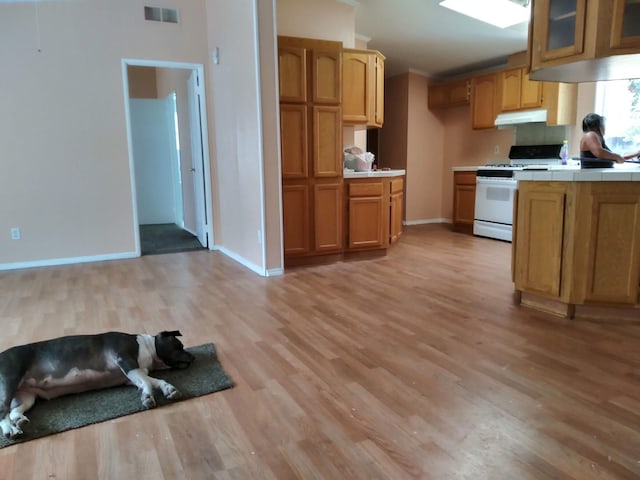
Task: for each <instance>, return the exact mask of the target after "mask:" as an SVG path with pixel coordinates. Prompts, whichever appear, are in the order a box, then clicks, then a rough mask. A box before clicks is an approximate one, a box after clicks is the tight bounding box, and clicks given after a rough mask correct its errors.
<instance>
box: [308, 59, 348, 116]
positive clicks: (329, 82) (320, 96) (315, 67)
mask: <svg viewBox="0 0 640 480" xmlns="http://www.w3.org/2000/svg"><path fill="white" fill-rule="evenodd" d="M311 65H312V67H311V73H312V77H313V79H312V92H313V99H312V101H313V102H314V103H322V104H328V105H336V104H340V103H341V102H342V53H341V51H340V50H329V49H327V50H322V49H320V48H317V49H316V48H314V50H313V53H312V62H311Z"/></svg>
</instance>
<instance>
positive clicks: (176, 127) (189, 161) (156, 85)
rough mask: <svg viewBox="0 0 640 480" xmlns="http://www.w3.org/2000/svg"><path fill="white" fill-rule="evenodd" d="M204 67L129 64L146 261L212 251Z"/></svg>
mask: <svg viewBox="0 0 640 480" xmlns="http://www.w3.org/2000/svg"><path fill="white" fill-rule="evenodd" d="M202 74H203V66H202V65H198V64H195V65H192V64H181V63H174V62H148V61H141V60H124V61H123V81H124V91H125V109H126V116H127V119H126V120H127V134H128V140H129V158H130V173H131V186H132V197H133V213H134V215H133V216H134V224H135V225H134V231H135V237H136V238H135V241H136V251H137V254H138V255H150V254H158V253H173V252H183V251H191V250H200V249H205V248H211V246H212V244H213V232H212V229H211V205H210V199H211V194H210V192H211V188H210V166H209V155H208V140H207V128H206V109H205V105H206V102H205V98H204V88H203V83H202Z"/></svg>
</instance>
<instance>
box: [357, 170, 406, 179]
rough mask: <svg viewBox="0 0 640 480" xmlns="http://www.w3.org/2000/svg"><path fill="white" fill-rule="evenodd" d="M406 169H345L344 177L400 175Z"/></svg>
mask: <svg viewBox="0 0 640 480" xmlns="http://www.w3.org/2000/svg"><path fill="white" fill-rule="evenodd" d="M405 173H406V170H371V171H369V172H352V171H347V170H345V171H344V178H369V177H400V176H402V175H404V174H405Z"/></svg>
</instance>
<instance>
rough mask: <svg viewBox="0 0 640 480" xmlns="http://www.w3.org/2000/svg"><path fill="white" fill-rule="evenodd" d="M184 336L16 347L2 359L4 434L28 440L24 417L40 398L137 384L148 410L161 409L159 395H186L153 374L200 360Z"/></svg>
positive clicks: (64, 340) (92, 338) (111, 336)
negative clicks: (188, 348)
mask: <svg viewBox="0 0 640 480" xmlns="http://www.w3.org/2000/svg"><path fill="white" fill-rule="evenodd" d="M179 336H181V334H180V332H179V331H177V330H175V331H171V332H167V331H163V332H160V333H158V334H157V335H155V336H153V335H146V334H138V335H135V334H129V333H120V332H108V333H101V334H97V335H72V336H66V337H60V338H55V339H52V340H45V341H42V342H36V343H29V344H27V345H21V346H17V347H12V348H10V349H8V350H5V351H4V352H2V353H0V428H2V433H3V434H4V435H5V436H6V437H7V438H14V437H16V436H17V435H20V434H22V426H23V425H24V423H25V422H28V421H29V420H28V418H27V417H25V416H24V413H25V412H26V411H27V410H29V409H30V408H31V407H32V406H33V404H34V402H35V401H36V398H37V397H42V398H45V399H51V398H55V397H59V396H62V395H67V394H70V393H78V392H85V391H87V390H94V389H99V388H107V387H113V386H116V385H123V384H126V383H132V384H133V385H135V386H136V387H138V390H140V393H141V400H142V405H143V406H144V407H145V408H153V407H155V405H156V401H155V398H154V397H153V390H154V389H159V390H161V391H162V394H163V395H164V396H165V398H169V399H172V398H177V397H178V396H179V395H180V394H179V392H178V390H176V388H175V387H174V386H173V385H171V384H170V383H167V382H165V381H164V380H160V379H157V378H153V377H150V376H149V371H150V370H158V369H166V368H187V367H188V366H189V365H190V364H191V362H192V361H193V359H194V357H193V355H192V354H190V353H189V352H187V351H186V350H184V347H183V345H182V342H180V340H178V338H176V337H179Z"/></svg>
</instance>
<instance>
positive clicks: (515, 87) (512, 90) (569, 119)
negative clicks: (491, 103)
mask: <svg viewBox="0 0 640 480" xmlns="http://www.w3.org/2000/svg"><path fill="white" fill-rule="evenodd" d="M497 75H498V98H499V110H500V112H512V111H518V110H530V109H533V108H544V109H546V110H547V125H573V124H574V123H575V118H576V112H577V100H578V89H577V85H576V84H574V83H559V82H538V81H535V80H530V79H529V74H527V72H526V69H525V68H513V69H509V70H504V71H501V72H498V74H497Z"/></svg>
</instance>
